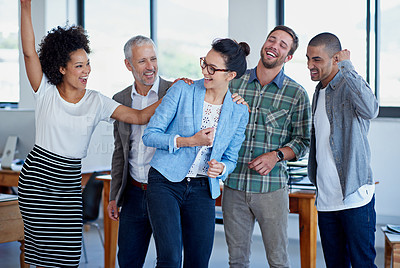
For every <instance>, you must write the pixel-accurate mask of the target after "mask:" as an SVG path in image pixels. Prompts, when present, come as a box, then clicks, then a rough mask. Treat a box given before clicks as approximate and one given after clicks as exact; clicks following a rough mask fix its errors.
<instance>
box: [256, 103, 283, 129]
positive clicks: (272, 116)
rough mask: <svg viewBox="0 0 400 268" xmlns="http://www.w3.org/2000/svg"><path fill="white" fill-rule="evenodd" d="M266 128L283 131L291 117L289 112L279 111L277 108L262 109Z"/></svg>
mask: <svg viewBox="0 0 400 268" xmlns="http://www.w3.org/2000/svg"><path fill="white" fill-rule="evenodd" d="M261 112H262V113H263V116H264V120H265V122H264V124H265V127H267V128H268V127H272V128H278V129H283V128H284V126H285V125H286V121H287V120H288V117H289V110H286V109H277V108H275V107H269V108H262V109H261Z"/></svg>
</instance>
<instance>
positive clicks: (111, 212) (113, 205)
mask: <svg viewBox="0 0 400 268" xmlns="http://www.w3.org/2000/svg"><path fill="white" fill-rule="evenodd" d="M107 212H108V217H109V218H110V219H112V220H113V221H118V219H119V211H118V207H117V202H116V201H115V200H111V201H110V203H108V206H107Z"/></svg>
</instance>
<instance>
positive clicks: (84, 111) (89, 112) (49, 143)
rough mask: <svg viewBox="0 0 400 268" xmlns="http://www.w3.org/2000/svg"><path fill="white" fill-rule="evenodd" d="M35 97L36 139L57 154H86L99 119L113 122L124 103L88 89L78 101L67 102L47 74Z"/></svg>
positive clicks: (74, 156)
mask: <svg viewBox="0 0 400 268" xmlns="http://www.w3.org/2000/svg"><path fill="white" fill-rule="evenodd" d="M34 97H35V101H36V109H35V123H36V138H35V143H36V144H37V145H39V146H40V147H42V148H44V149H46V150H48V151H51V152H53V153H55V154H58V155H61V156H65V157H69V158H79V159H80V158H84V157H85V156H86V154H87V149H88V146H89V142H90V138H91V136H92V133H93V131H94V129H95V128H96V126H97V124H98V123H99V122H100V121H108V122H110V123H111V122H113V119H111V118H110V116H111V115H112V114H113V112H114V111H115V109H116V108H117V107H118V106H119V105H121V104H119V103H117V102H116V101H114V100H112V99H110V98H108V97H106V96H104V95H102V94H101V93H99V92H97V91H94V90H88V89H86V92H85V95H84V96H83V98H82V99H81V100H80V101H79V102H78V103H70V102H67V101H65V100H64V99H63V98H62V97H61V96H60V94H59V92H58V90H57V88H56V86H54V85H52V84H49V83H48V78H47V77H46V76H45V75H44V74H43V77H42V81H41V83H40V87H39V89H38V91H37V92H36V93H34Z"/></svg>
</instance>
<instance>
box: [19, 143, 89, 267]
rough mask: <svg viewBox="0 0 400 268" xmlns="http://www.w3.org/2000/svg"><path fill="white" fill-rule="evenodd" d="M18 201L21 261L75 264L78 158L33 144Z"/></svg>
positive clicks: (78, 227)
mask: <svg viewBox="0 0 400 268" xmlns="http://www.w3.org/2000/svg"><path fill="white" fill-rule="evenodd" d="M18 201H19V208H20V211H21V215H22V219H23V222H24V232H25V262H26V263H29V264H32V265H37V266H43V267H78V265H79V260H80V256H81V245H82V194H81V160H80V159H71V158H66V157H63V156H59V155H57V154H54V153H52V152H49V151H47V150H45V149H43V148H41V147H39V146H37V145H35V146H34V148H33V149H32V151H31V152H30V153H29V155H28V157H27V158H26V161H25V163H24V165H23V167H22V170H21V173H20V177H19V183H18Z"/></svg>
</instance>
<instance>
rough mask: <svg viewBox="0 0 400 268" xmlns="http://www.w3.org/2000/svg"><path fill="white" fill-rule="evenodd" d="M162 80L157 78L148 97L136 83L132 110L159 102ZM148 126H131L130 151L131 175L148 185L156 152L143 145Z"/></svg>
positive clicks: (133, 87)
mask: <svg viewBox="0 0 400 268" xmlns="http://www.w3.org/2000/svg"><path fill="white" fill-rule="evenodd" d="M159 85H160V79H159V77H157V79H156V81H155V82H154V84H153V86H152V87H151V89H150V90H149V92H148V93H147V95H146V96H143V95H140V94H139V93H138V92H137V90H136V88H135V83H134V84H133V85H132V108H134V109H138V110H142V109H144V108H146V107H148V106H150V105H152V104H153V103H155V102H157V101H158V88H159ZM146 127H147V124H146V125H131V131H132V132H131V136H130V143H131V144H130V151H129V173H130V175H131V176H132V178H134V179H135V180H136V181H138V182H141V183H147V178H148V173H149V169H150V164H149V163H150V160H151V159H152V158H153V155H154V153H155V151H156V149H155V148H152V147H147V146H145V145H144V144H143V141H142V136H143V132H144V130H145V129H146Z"/></svg>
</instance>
